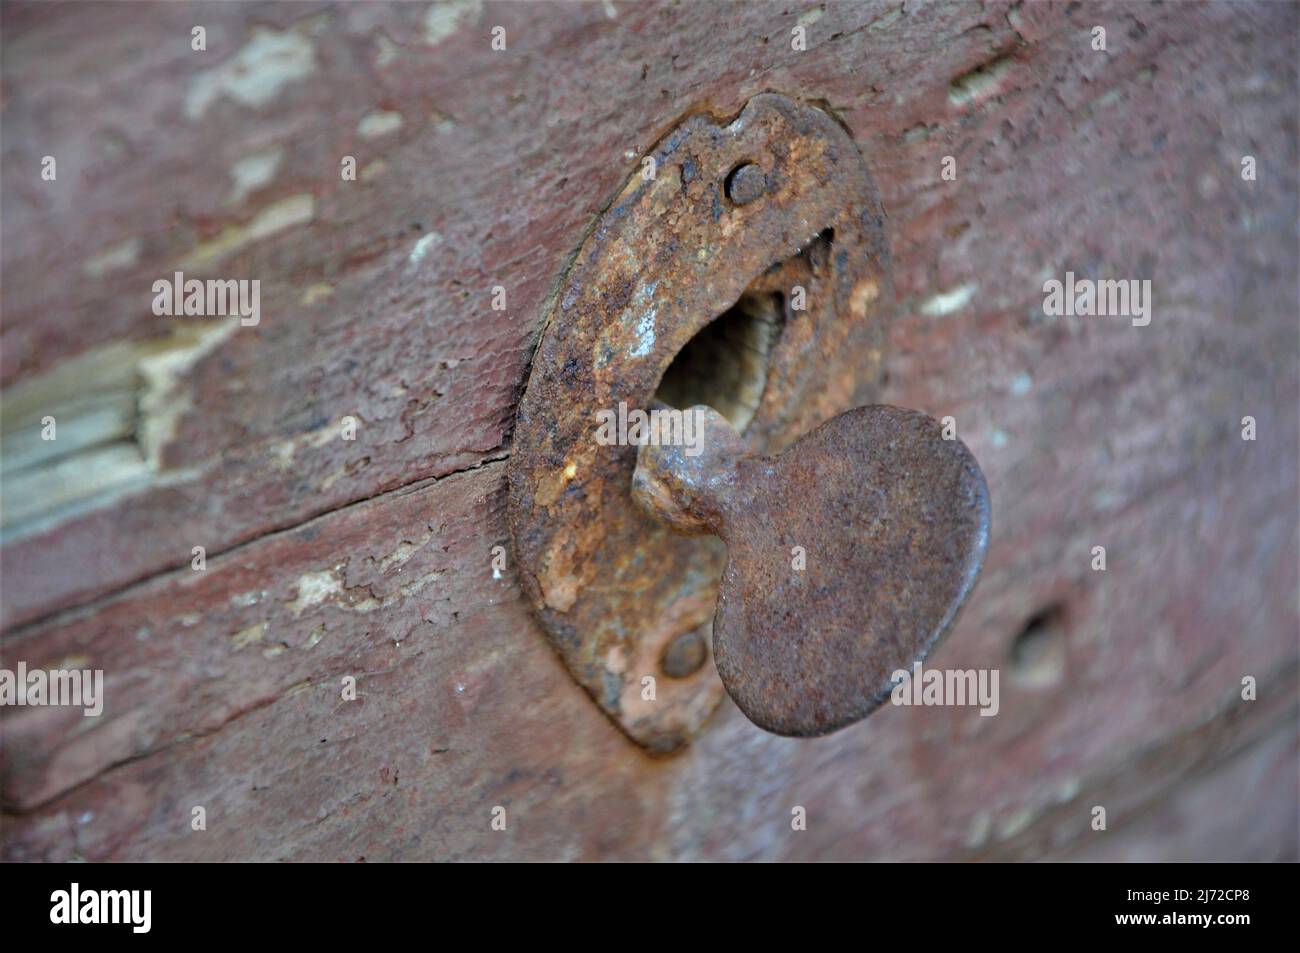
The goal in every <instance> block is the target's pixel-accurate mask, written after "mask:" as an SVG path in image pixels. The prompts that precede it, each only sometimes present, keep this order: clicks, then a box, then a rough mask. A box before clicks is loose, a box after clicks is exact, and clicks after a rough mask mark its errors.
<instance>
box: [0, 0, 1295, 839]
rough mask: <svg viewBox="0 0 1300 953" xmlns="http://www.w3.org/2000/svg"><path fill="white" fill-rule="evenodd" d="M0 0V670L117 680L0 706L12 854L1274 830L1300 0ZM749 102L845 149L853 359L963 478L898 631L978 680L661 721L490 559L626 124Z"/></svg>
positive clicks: (650, 124)
mask: <svg viewBox="0 0 1300 953" xmlns="http://www.w3.org/2000/svg"><path fill="white" fill-rule="evenodd" d="M0 17H2V25H3V34H4V36H3V44H4V47H3V82H4V99H3V113H2V114H0V118H2V122H3V157H2V158H3V285H4V288H3V328H2V333H0V345H2V347H3V352H2V354H0V384H2V386H3V394H2V401H3V503H4V511H3V524H4V525H3V548H0V569H2V571H3V576H2V578H0V597H2V600H3V610H2V624H3V636H2V637H0V638H2V641H0V652H2V654H3V660H2V665H0V667H2V668H3V669H5V670H8V671H11V672H12V671H16V669H17V666H18V665H19V663H22V664H23V666H25V668H26V669H28V670H55V671H70V670H77V671H81V670H86V671H95V670H98V671H102V673H103V691H102V702H103V706H102V712H101V713H100V714H98V715H97V716H92V717H87V716H85V714H84V713H83V710H82V709H81V708H72V707H69V706H62V707H60V706H49V705H41V704H24V705H17V704H7V705H6V706H5V707H4V708H3V709H0V739H2V744H3V751H2V757H0V772H2V774H0V797H2V799H3V811H4V813H3V817H2V818H0V820H2V822H3V828H4V831H3V855H4V857H5V858H6V859H11V860H29V859H46V860H65V859H73V858H85V859H90V860H105V859H330V860H334V859H341V860H358V859H366V860H382V859H403V860H407V859H426V858H437V859H452V860H459V859H503V858H517V859H608V858H612V859H632V858H647V859H706V858H708V859H750V858H756V859H757V858H761V859H781V858H804V859H811V858H821V859H832V858H833V859H845V858H869V859H939V858H956V859H964V858H971V859H974V858H1040V857H1070V858H1084V859H1094V858H1118V859H1137V858H1143V859H1170V858H1187V859H1202V858H1204V859H1209V858H1214V859H1230V858H1242V859H1270V858H1277V859H1280V858H1288V859H1295V857H1296V850H1297V847H1296V845H1297V803H1296V796H1295V791H1296V788H1295V785H1296V782H1297V729H1296V714H1297V699H1298V692H1297V657H1298V655H1300V652H1298V649H1297V624H1298V615H1297V588H1296V582H1297V573H1298V572H1300V565H1298V559H1297V550H1298V547H1300V543H1298V541H1297V492H1298V486H1297V453H1298V452H1300V430H1298V424H1297V407H1298V405H1300V402H1298V400H1297V398H1298V397H1300V339H1298V337H1297V316H1298V314H1300V307H1298V303H1297V259H1298V257H1300V255H1298V250H1300V249H1298V244H1297V181H1296V175H1297V173H1296V170H1297V161H1298V159H1300V154H1298V150H1297V118H1298V108H1297V75H1296V69H1297V67H1296V63H1297V26H1298V24H1297V10H1296V7H1295V6H1294V5H1292V4H1284V3H1260V4H1244V3H1233V4H1202V3H1180V4H1154V3H1145V2H1128V3H1106V4H1095V3H1068V4H1066V3H1047V2H1035V0H1023V2H1018V3H1006V2H990V3H981V4H975V3H964V2H929V3H922V2H913V0H908V2H905V3H899V2H884V0H880V2H876V0H870V2H861V3H838V2H827V3H821V4H808V3H791V4H781V3H767V2H756V3H746V4H731V3H728V4H722V3H717V2H699V3H690V4H649V3H647V4H628V3H623V2H608V0H607V2H603V3H528V4H524V3H502V2H492V0H488V2H482V3H481V2H478V0H462V2H449V3H436V4H431V5H430V4H417V3H372V4H338V5H331V4H301V3H267V4H260V5H251V4H249V5H245V4H226V3H197V4H177V3H160V4H144V3H121V4H78V3H69V4H23V3H13V4H8V3H7V4H5V5H4V7H3V9H2V10H0ZM1099 29H1100V32H1099ZM767 90H775V91H779V92H781V93H783V94H785V95H787V96H790V97H792V98H795V99H798V100H803V101H806V102H810V103H814V104H816V105H818V107H819V108H823V109H825V110H827V111H829V112H831V113H832V114H833V115H834V116H836V117H838V119H839V120H840V121H841V122H842V123H843V124H844V126H845V127H846V128H847V129H848V130H849V131H850V132H851V134H852V136H853V137H854V139H855V141H856V143H857V146H858V148H859V149H860V151H861V153H862V155H863V157H864V159H865V161H866V163H867V165H868V167H869V168H870V170H871V172H872V175H873V176H874V179H875V182H876V185H877V186H878V188H879V192H880V195H881V198H882V200H883V203H884V206H885V209H886V210H887V213H888V220H887V221H888V230H889V235H890V241H891V244H892V252H893V269H894V292H895V299H894V301H893V302H892V303H890V315H891V316H892V322H891V324H890V326H889V332H888V338H887V340H888V345H887V347H886V348H885V350H884V353H883V356H882V366H883V368H884V371H885V374H886V379H885V382H884V389H883V392H882V398H883V400H884V401H886V402H888V403H893V404H899V405H902V406H906V407H914V408H918V409H921V410H923V411H925V412H926V413H928V414H930V415H932V416H934V417H936V418H942V417H951V418H952V419H953V421H954V423H955V426H956V427H957V428H958V431H959V433H960V436H961V439H963V440H964V441H965V442H966V444H967V445H968V446H969V447H970V448H971V449H972V450H973V451H974V453H975V455H976V457H977V458H978V459H979V461H980V463H981V465H982V467H983V470H984V473H985V474H986V475H987V478H988V484H989V489H990V494H991V499H992V505H993V531H992V535H991V538H990V545H989V549H988V556H987V560H986V562H985V567H984V572H983V576H982V578H981V580H980V582H979V584H978V587H977V588H976V589H975V591H974V595H973V596H972V597H971V599H970V601H969V603H968V605H967V607H966V609H965V612H964V614H963V616H962V617H961V619H960V620H959V622H958V624H957V627H956V629H955V630H954V632H953V633H952V634H951V635H950V636H949V638H948V639H947V641H946V642H945V643H944V645H943V647H942V649H941V650H940V652H939V653H937V654H936V655H935V657H934V659H933V661H934V663H935V664H939V665H942V666H944V667H946V668H953V669H986V670H988V669H994V670H998V671H1000V673H1001V676H1002V678H1001V697H1000V701H999V705H998V712H997V715H996V716H995V717H983V716H981V714H980V712H979V711H978V710H977V709H975V708H972V707H942V706H940V707H902V706H893V705H885V706H883V707H882V708H881V709H880V710H879V711H878V712H876V713H875V714H874V715H872V716H871V717H870V718H869V719H867V720H865V721H863V722H861V723H859V724H857V725H855V726H853V727H850V728H847V729H845V730H843V731H840V732H838V733H836V734H833V735H830V736H827V737H824V738H818V739H813V740H799V739H789V738H781V737H777V736H775V735H770V734H767V733H765V732H763V731H761V730H759V729H758V728H756V727H754V726H753V725H752V724H750V723H749V722H748V721H747V720H746V719H745V718H744V717H743V716H742V715H741V714H740V713H739V712H738V711H737V710H736V709H735V707H734V706H732V705H731V704H730V703H729V702H725V701H724V702H723V704H722V706H721V707H720V708H719V709H718V710H717V712H716V713H715V714H714V715H713V716H712V718H711V719H710V720H709V721H708V722H707V723H706V724H705V725H704V726H703V728H702V729H701V730H700V731H699V733H698V736H697V737H696V738H695V739H694V741H693V743H691V744H690V745H688V746H687V747H685V748H684V749H682V750H679V751H678V752H676V753H674V754H671V755H666V756H654V755H650V754H648V753H646V751H645V750H643V749H642V748H641V747H640V746H638V745H637V744H635V743H634V742H632V741H631V740H629V738H628V737H627V736H626V735H625V734H623V733H622V732H621V731H620V729H619V728H618V727H617V726H616V725H615V724H614V722H613V721H611V720H610V719H609V718H607V717H606V716H605V714H603V713H602V712H601V710H600V709H599V708H598V707H597V706H596V705H594V704H593V703H592V700H591V698H590V697H589V695H588V694H587V693H586V692H585V691H584V690H583V689H582V688H581V687H579V685H578V684H577V682H575V681H574V679H573V678H572V677H571V676H570V674H569V671H568V670H567V669H566V667H565V666H564V665H563V664H562V663H561V662H560V660H559V659H558V658H557V657H556V655H555V654H554V653H553V652H552V650H551V648H550V646H549V645H548V643H547V641H546V639H545V638H544V637H543V634H542V631H541V629H540V628H539V627H538V625H537V623H536V622H535V620H534V618H533V616H532V615H531V613H530V610H529V606H528V604H527V602H526V600H525V598H524V596H523V595H522V592H521V586H520V580H519V578H518V575H517V570H516V566H515V563H514V560H513V553H512V550H511V547H510V533H509V528H508V526H507V523H506V516H505V491H506V483H505V474H506V469H507V465H508V463H509V458H510V454H511V446H512V438H513V425H514V420H515V412H516V407H517V405H518V403H519V400H520V397H521V394H522V392H523V389H524V386H525V383H526V381H527V379H528V372H529V368H530V362H531V359H532V356H533V353H534V348H535V345H536V343H537V340H538V335H539V333H540V330H541V328H542V322H543V319H544V317H545V315H546V314H547V309H548V299H549V297H550V295H551V294H552V293H553V292H554V290H555V289H556V288H557V286H558V283H559V282H560V280H561V278H562V276H563V274H564V273H565V270H566V268H567V267H568V265H569V263H570V260H571V258H572V256H573V254H574V252H575V250H576V249H577V248H578V247H579V245H580V244H581V242H582V241H583V238H584V235H585V232H586V230H587V229H588V228H589V226H590V225H591V223H592V222H593V221H594V220H595V218H596V216H597V215H598V214H599V213H600V211H601V210H602V209H603V208H604V207H605V206H606V204H607V203H608V202H609V201H610V199H611V197H612V196H613V195H614V194H615V193H616V192H617V191H618V190H619V189H620V188H621V187H622V186H623V184H624V183H625V182H626V181H628V180H629V178H630V177H632V176H634V175H636V174H638V173H639V171H640V169H641V158H642V157H643V156H644V155H645V154H646V153H647V150H649V149H650V148H651V147H652V146H653V145H654V144H655V143H656V142H657V141H658V140H659V139H660V137H661V136H662V135H663V134H664V132H665V131H667V130H669V129H671V128H672V127H673V126H674V125H675V124H676V123H677V122H678V121H680V120H681V119H682V117H683V116H685V115H687V114H689V113H691V112H698V111H707V112H709V113H712V114H715V115H718V116H732V115H735V114H736V113H737V112H738V111H739V109H740V108H741V107H742V106H743V105H744V104H745V103H746V102H747V101H748V100H749V99H750V98H751V97H753V96H754V95H756V94H758V93H761V92H763V91H767ZM177 273H180V276H183V277H178V274H177ZM1067 274H1068V275H1070V276H1071V278H1072V280H1073V279H1078V280H1080V281H1089V282H1095V281H1103V280H1110V279H1122V280H1126V281H1127V280H1132V281H1135V282H1139V283H1141V282H1149V285H1147V286H1146V287H1149V289H1150V296H1149V297H1148V298H1147V299H1146V305H1147V306H1149V311H1148V313H1147V315H1145V317H1146V318H1147V319H1148V320H1147V321H1146V322H1145V323H1144V322H1143V321H1142V320H1141V318H1140V317H1136V316H1135V317H1134V318H1133V319H1132V320H1130V319H1129V317H1128V316H1119V317H1116V316H1114V315H1111V316H1099V315H1088V314H1084V313H1079V312H1080V311H1082V310H1083V309H1078V310H1076V309H1070V312H1069V313H1059V314H1058V313H1053V309H1052V308H1051V307H1045V290H1046V289H1045V285H1046V284H1047V283H1048V282H1050V281H1052V280H1060V281H1065V280H1066V276H1067ZM190 279H200V280H205V281H206V280H208V279H215V280H222V281H226V280H229V281H232V282H235V283H236V284H232V285H231V286H230V288H231V289H232V290H231V295H232V297H231V298H230V300H229V301H228V302H227V306H226V307H225V308H224V310H221V309H219V310H220V311H221V314H224V315H226V316H225V317H220V316H216V317H214V316H213V315H212V314H211V309H210V308H209V310H208V311H206V312H205V313H204V314H203V315H196V314H192V313H191V314H188V315H187V314H185V313H184V312H185V310H186V308H185V296H184V287H185V286H184V282H185V281H186V280H190ZM253 280H256V281H257V282H258V285H257V289H258V290H257V292H256V293H257V297H256V298H255V299H254V298H253V297H252V290H251V289H252V286H251V285H239V284H238V282H251V281H253ZM159 282H162V285H159V284H158V283H159ZM160 288H161V290H159V289H160ZM177 289H179V290H177ZM241 290H242V291H243V292H244V297H243V298H239V297H238V294H239V292H240V291H241ZM173 291H175V294H174V295H173ZM236 300H238V301H240V302H241V305H242V306H236V305H235V303H234V302H235V301H236ZM178 304H179V308H177V307H176V305H178ZM206 304H208V305H210V304H211V301H207V302H206ZM178 310H179V311H180V312H181V313H180V314H175V313H170V314H169V313H168V312H169V311H171V312H175V311H178ZM200 310H202V309H200ZM497 547H501V548H500V549H498V548H497ZM503 553H504V554H505V557H504V558H503V557H502V554H503ZM672 568H673V567H671V566H665V567H664V572H671V571H672ZM1099 807H1100V808H1104V818H1105V823H1104V825H1101V826H1099V825H1098V824H1097V820H1098V814H1097V808H1099ZM801 818H802V820H803V823H797V821H798V820H799V819H801Z"/></svg>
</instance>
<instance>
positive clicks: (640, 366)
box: [508, 93, 892, 751]
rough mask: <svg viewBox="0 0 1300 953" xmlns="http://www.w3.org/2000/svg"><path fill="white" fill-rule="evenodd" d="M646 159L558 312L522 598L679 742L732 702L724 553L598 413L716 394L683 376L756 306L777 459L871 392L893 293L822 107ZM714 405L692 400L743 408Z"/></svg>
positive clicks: (548, 352)
mask: <svg viewBox="0 0 1300 953" xmlns="http://www.w3.org/2000/svg"><path fill="white" fill-rule="evenodd" d="M649 155H650V157H652V158H653V159H654V163H653V166H652V168H653V170H654V175H653V177H649V176H648V175H646V174H643V171H642V170H643V169H645V168H647V167H650V164H649V163H643V164H641V165H639V166H638V168H637V171H636V172H634V174H633V175H632V176H631V178H630V179H629V181H628V182H627V183H626V185H625V186H624V187H623V189H622V190H621V191H620V192H619V194H618V195H617V196H616V197H615V199H614V200H613V202H612V203H611V204H610V206H609V208H608V209H607V210H606V211H605V212H604V213H603V214H602V215H601V217H600V218H599V220H598V221H597V222H596V224H595V227H594V228H593V230H592V231H591V233H590V234H589V235H588V237H587V239H586V240H585V241H584V243H583V245H582V247H581V248H580V249H579V251H578V253H577V255H576V257H575V259H574V261H573V263H572V265H571V266H570V268H569V271H568V273H567V274H566V275H565V277H564V279H563V281H562V282H561V284H560V287H559V289H558V292H557V294H556V296H555V297H554V299H553V300H552V302H551V304H550V306H549V313H548V315H547V317H546V321H545V324H544V327H543V330H542V334H541V338H540V340H539V342H538V346H537V350H536V353H535V355H534V359H533V367H532V372H531V375H530V377H529V381H528V387H527V390H526V392H525V394H524V396H523V399H522V401H521V402H520V406H519V411H518V416H517V419H516V423H515V431H514V441H513V448H512V452H511V459H510V464H509V501H508V514H509V520H510V526H511V532H512V535H513V539H514V547H515V555H516V566H517V569H518V572H519V576H520V579H521V582H522V585H523V587H524V590H525V592H526V593H527V596H528V598H529V600H530V601H531V602H532V605H533V608H534V610H535V611H536V615H537V618H538V619H539V621H540V623H541V625H542V628H543V629H544V630H545V632H546V635H547V636H548V638H549V639H550V641H551V642H552V644H553V645H554V647H555V648H556V650H557V651H558V652H559V654H560V656H561V657H562V658H563V660H564V662H565V664H566V665H567V666H568V667H569V670H570V671H571V672H572V673H573V676H574V678H575V679H577V681H578V682H579V683H581V684H582V685H583V686H584V687H585V688H586V689H587V691H588V692H589V693H590V694H591V696H592V698H593V699H595V701H596V703H597V704H598V705H600V707H601V708H602V709H604V711H605V712H606V713H607V714H608V715H609V716H610V717H611V718H612V719H613V720H614V721H615V722H616V723H617V724H618V725H619V726H620V727H621V728H622V729H623V730H624V731H625V732H626V733H627V734H628V735H629V736H631V737H632V738H633V739H635V740H636V741H637V742H639V743H640V744H642V745H644V746H645V747H647V748H649V749H651V750H654V751H671V750H673V749H674V748H677V747H679V746H680V745H682V744H685V743H686V742H688V741H689V740H690V738H691V737H692V736H693V735H694V733H695V732H696V731H697V730H698V729H699V728H700V726H701V725H702V724H703V722H704V721H705V720H706V719H707V718H708V716H709V715H710V714H711V713H712V711H713V710H714V708H715V707H716V706H717V704H718V702H719V701H720V700H721V698H722V694H723V689H722V685H721V682H720V681H719V679H718V675H717V673H716V671H715V670H714V666H713V665H712V664H709V663H708V659H709V651H710V632H711V626H712V619H713V615H714V611H715V608H716V605H717V593H718V582H719V579H720V578H721V574H722V570H723V566H724V564H725V560H726V551H725V548H724V547H723V544H722V543H721V542H720V541H719V540H718V539H716V538H712V537H684V536H679V535H676V534H674V533H672V532H670V531H669V530H668V529H667V528H666V527H664V526H662V525H661V524H660V523H658V522H656V521H655V520H654V519H652V518H651V517H650V516H648V515H646V514H645V513H643V512H642V511H641V510H640V509H639V508H638V507H637V506H636V504H635V503H634V502H633V500H632V497H631V482H632V473H633V470H634V468H635V466H636V457H637V446H635V445H612V446H611V445H603V444H602V443H600V442H598V441H597V439H596V434H597V428H598V424H599V421H600V419H601V418H600V417H599V416H598V414H599V412H602V411H606V412H617V411H618V409H619V407H620V405H623V406H624V407H625V408H630V409H636V408H648V407H649V406H650V405H651V402H652V401H653V400H655V398H656V392H657V391H658V392H659V397H660V399H670V398H671V397H672V394H671V393H670V391H671V390H672V389H673V388H672V387H670V386H669V385H670V384H673V385H674V386H677V387H679V388H682V387H684V389H685V390H687V391H689V390H690V389H691V387H692V385H693V384H695V383H700V382H701V381H702V382H703V383H705V384H710V385H712V386H715V387H716V385H717V384H718V380H719V379H720V378H725V377H726V375H725V374H723V373H722V372H721V364H720V363H718V362H715V361H712V360H704V361H702V362H700V361H696V362H695V364H692V363H691V362H690V361H686V362H685V367H684V372H683V373H676V374H672V375H669V376H670V378H671V380H668V379H665V371H667V370H668V369H669V367H670V365H674V368H677V367H678V366H679V365H676V364H674V359H675V358H676V357H678V355H679V352H683V351H684V349H686V350H689V348H688V342H692V339H693V338H695V337H696V336H697V334H699V333H700V332H701V331H702V330H703V329H704V328H705V327H706V326H707V325H710V323H711V322H714V321H715V319H718V318H719V317H720V316H723V315H724V313H730V312H729V309H733V306H738V305H745V306H746V307H747V309H748V310H749V311H750V312H761V313H762V320H761V321H760V322H758V323H757V324H754V323H751V325H750V327H758V328H760V329H762V330H763V333H762V334H760V335H759V336H758V341H759V343H758V344H757V345H756V344H755V339H747V340H744V341H741V342H739V343H735V342H733V345H732V346H734V347H735V348H738V349H739V350H741V351H743V352H744V353H743V354H742V355H741V358H742V359H743V361H748V362H749V364H751V365H757V366H758V369H759V371H760V373H758V374H757V375H755V374H754V373H752V372H747V373H746V374H744V375H742V377H744V379H745V385H744V389H745V390H746V392H747V393H746V394H744V395H732V396H733V397H736V398H737V399H736V400H735V401H734V403H735V405H736V407H739V408H741V411H736V410H735V409H734V408H733V413H734V416H733V414H728V416H732V422H733V423H735V424H739V425H741V426H738V429H741V427H743V431H742V436H743V439H744V441H745V445H746V447H747V448H748V449H750V450H752V451H753V452H756V453H778V452H780V451H781V450H784V449H785V448H786V447H788V446H789V445H790V444H791V443H793V442H794V441H795V440H796V439H798V438H799V437H800V436H801V435H803V434H805V433H807V432H809V431H810V430H812V429H813V428H814V427H816V426H817V425H818V424H820V423H822V422H823V421H825V420H828V419H829V418H831V417H833V416H835V415H836V414H839V413H841V412H843V411H845V410H847V409H849V408H850V407H854V406H858V405H861V404H865V403H870V402H872V400H873V398H874V396H875V393H876V390H877V387H878V383H879V377H880V371H881V364H882V347H883V342H884V340H885V325H884V315H883V311H882V310H881V309H882V307H883V303H884V302H886V301H889V300H891V298H892V286H891V282H890V262H889V248H888V242H887V239H886V235H885V227H884V219H885V213H884V210H883V208H882V207H881V204H880V200H879V198H878V196H877V194H876V190H875V187H874V185H873V184H872V181H871V177H870V175H869V173H868V171H867V168H866V165H865V163H864V162H863V159H862V157H861V155H860V154H859V152H858V150H857V147H856V146H855V145H854V143H853V141H852V139H851V138H850V137H849V135H848V133H847V132H846V131H845V130H844V129H843V128H842V127H841V126H840V125H839V124H838V123H837V122H836V121H835V120H834V119H833V118H832V117H831V116H830V115H828V114H827V113H826V112H824V111H823V110H821V109H819V108H817V107H815V106H812V105H809V104H807V103H803V102H799V101H795V100H792V99H790V98H787V97H785V96H781V95H779V94H773V93H769V94H763V95H760V96H756V97H755V98H753V99H751V100H750V101H749V102H748V103H747V104H746V106H745V108H744V109H743V110H742V111H741V112H740V113H739V115H737V116H736V117H735V118H733V119H718V118H715V117H713V116H710V115H707V114H703V113H698V114H693V115H691V116H688V117H687V118H686V119H685V120H683V121H682V122H681V123H680V124H679V125H678V126H677V127H676V128H674V129H673V130H672V131H671V132H669V133H668V134H667V135H666V136H665V137H664V138H663V139H662V140H661V141H660V142H659V143H658V145H656V146H655V147H654V149H653V150H651V152H650V153H649ZM746 303H747V304H746ZM756 303H757V304H756ZM799 305H803V307H802V308H799ZM701 337H704V336H703V335H701ZM704 353H705V354H707V353H708V352H707V351H706V352H704ZM751 371H752V368H751ZM723 383H724V384H725V383H726V381H725V380H724V381H723ZM724 389H725V388H724ZM715 396H716V397H717V400H715V401H709V400H696V401H691V402H694V403H711V404H712V405H713V406H717V404H718V403H725V402H726V401H725V398H726V397H727V395H726V394H717V395H715ZM688 397H689V395H683V397H682V399H681V401H673V400H671V399H670V403H674V405H675V406H680V407H686V406H689V405H690V404H689V403H688V402H686V401H687V399H688ZM718 409H719V410H723V411H724V413H725V412H726V410H724V408H723V407H718ZM738 418H740V419H738ZM648 678H652V679H653V680H654V681H653V683H651V682H649V681H647V679H648ZM651 688H653V691H651Z"/></svg>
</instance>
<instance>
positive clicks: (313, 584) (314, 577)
mask: <svg viewBox="0 0 1300 953" xmlns="http://www.w3.org/2000/svg"><path fill="white" fill-rule="evenodd" d="M342 591H343V580H342V579H341V578H340V577H339V574H338V573H337V572H335V571H334V570H333V569H323V570H320V571H319V572H305V573H303V574H302V575H301V576H299V577H298V595H297V597H296V598H295V599H294V600H293V601H292V602H290V603H288V604H287V608H288V609H289V611H290V612H292V613H293V614H294V617H295V618H296V617H297V616H300V615H302V613H303V610H304V609H308V608H310V607H311V606H316V605H320V604H321V603H322V602H324V601H325V600H326V599H328V598H330V596H334V595H337V594H338V593H340V592H342Z"/></svg>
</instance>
